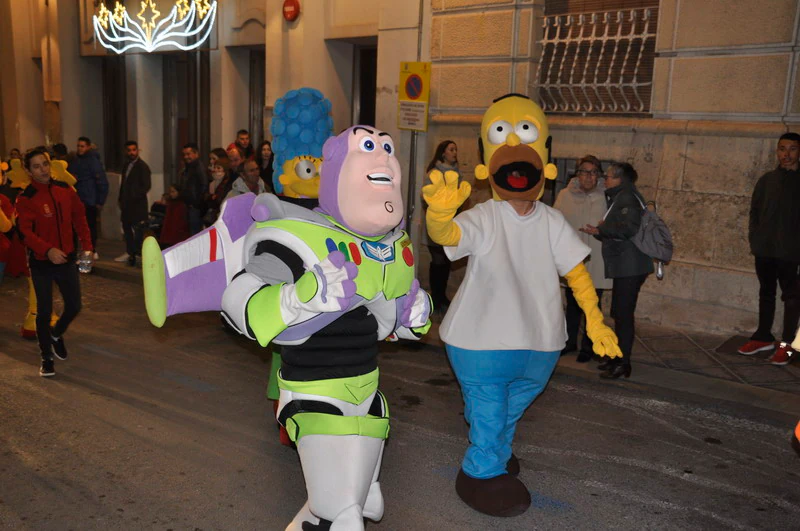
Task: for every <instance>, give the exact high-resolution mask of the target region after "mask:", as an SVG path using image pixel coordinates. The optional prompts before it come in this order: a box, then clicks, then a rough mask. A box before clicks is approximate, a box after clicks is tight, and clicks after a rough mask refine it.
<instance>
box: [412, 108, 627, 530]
mask: <svg viewBox="0 0 800 531" xmlns="http://www.w3.org/2000/svg"><path fill="white" fill-rule="evenodd" d="M549 151H550V137H549V136H548V127H547V119H546V118H545V116H544V113H543V112H542V110H541V109H540V108H539V106H538V105H536V104H535V103H534V102H533V101H531V100H530V99H529V98H527V97H525V96H522V95H519V94H509V95H507V96H503V97H502V98H498V99H497V100H495V102H494V104H493V105H492V106H491V107H489V109H488V110H487V111H486V114H484V116H483V121H482V124H481V153H482V157H483V162H484V164H485V165H484V164H481V165H479V166H478V167H477V168H476V169H475V176H476V177H477V178H479V179H486V178H488V179H489V183H490V184H491V187H492V195H493V199H491V200H489V201H486V202H484V203H482V204H479V205H477V206H475V207H474V208H472V209H470V210H467V211H465V212H462V213H461V214H459V215H458V216H457V217H455V219H453V218H454V216H455V214H456V211H457V210H458V207H459V206H461V204H462V203H463V202H464V201H465V200H466V199H467V197H469V194H470V190H471V189H470V186H469V184H468V183H461V185H460V186H459V185H458V176H457V175H456V174H455V173H454V172H447V173H445V174H444V175H442V174H441V173H440V172H432V173H431V181H432V184H430V185H428V186H425V187H423V189H422V193H423V197H424V199H425V201H426V202H427V203H428V205H429V206H428V211H427V214H426V222H427V227H428V234H429V235H430V237H431V239H432V240H433V241H435V242H436V243H439V244H441V245H443V246H445V252H446V253H447V255H448V257H449V258H450V259H451V260H458V259H459V258H464V257H469V262H468V265H467V272H466V275H465V277H464V281H463V282H462V284H461V287H460V288H459V290H458V293H457V294H456V296H455V298H454V299H453V302H452V304H451V305H450V309H449V311H448V312H447V315H446V316H445V318H444V320H443V321H442V326H441V328H440V332H439V333H440V335H441V338H442V340H443V341H444V342H445V344H446V348H447V354H448V357H449V358H450V363H451V365H452V366H453V370H454V372H455V374H456V377H457V378H458V381H459V383H460V385H461V391H462V395H463V398H464V404H465V409H464V416H465V418H466V420H467V422H468V423H469V425H470V431H469V442H470V445H469V448H468V449H467V452H466V455H465V456H464V460H463V463H462V468H461V471H460V472H459V474H458V477H457V479H456V492H457V493H458V495H459V496H460V497H461V499H462V500H464V502H466V503H467V504H468V505H469V506H470V507H472V508H473V509H475V510H477V511H480V512H483V513H486V514H489V515H493V516H515V515H518V514H521V513H523V512H525V510H527V508H528V507H529V506H530V503H531V498H530V494H529V492H528V489H527V488H526V487H525V485H524V484H523V483H522V481H520V480H519V479H517V478H516V477H515V476H516V475H517V473H518V472H519V462H518V461H517V459H516V458H515V457H514V456H513V455H512V452H511V446H512V442H513V439H514V431H515V429H516V425H517V422H518V421H519V419H520V418H521V417H522V415H523V413H524V412H525V409H526V408H527V407H528V406H529V405H530V404H531V403H532V402H533V400H534V399H535V398H536V397H537V396H538V395H539V394H540V393H541V392H542V390H544V388H545V386H546V385H547V382H548V380H549V379H550V376H551V374H552V372H553V369H554V368H555V365H556V362H557V360H558V357H559V353H560V351H561V349H562V348H563V347H564V345H565V343H566V339H567V337H566V330H565V320H564V313H563V308H562V306H561V293H560V287H559V277H565V278H566V280H567V283H568V284H569V287H570V288H572V290H573V293H574V294H575V298H576V299H577V301H578V303H579V305H580V306H581V308H582V309H583V311H584V312H585V313H586V317H587V319H586V321H587V327H588V333H589V337H590V338H591V339H592V341H593V342H594V349H595V352H597V353H598V354H601V355H608V356H612V357H616V356H620V355H621V353H620V351H619V348H618V346H617V338H616V336H615V335H614V332H613V331H612V330H611V329H609V328H608V327H607V326H605V325H604V324H603V315H602V313H601V312H600V310H599V309H598V308H597V295H596V293H595V289H594V286H593V285H592V279H591V277H590V276H589V273H588V272H587V271H586V268H585V266H584V265H583V259H584V258H585V257H586V256H587V255H588V254H589V247H588V246H587V245H586V244H584V243H583V242H582V241H581V240H580V238H579V237H578V235H577V233H576V232H575V231H574V229H572V227H570V226H569V224H568V223H567V222H566V220H565V219H564V216H563V215H562V214H561V213H560V212H558V211H557V210H555V209H553V208H550V207H548V206H547V205H545V204H543V203H540V202H539V201H538V199H539V198H540V197H541V196H542V193H543V191H544V182H545V179H555V178H556V173H557V171H556V168H555V166H554V165H552V164H548V161H549Z"/></svg>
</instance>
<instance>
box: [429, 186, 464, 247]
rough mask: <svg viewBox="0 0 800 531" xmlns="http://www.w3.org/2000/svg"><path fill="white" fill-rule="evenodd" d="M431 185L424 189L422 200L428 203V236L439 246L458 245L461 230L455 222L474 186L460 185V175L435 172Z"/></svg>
mask: <svg viewBox="0 0 800 531" xmlns="http://www.w3.org/2000/svg"><path fill="white" fill-rule="evenodd" d="M430 179H431V184H428V185H426V186H423V187H422V198H423V199H425V202H426V203H428V211H427V212H426V213H425V224H426V226H427V228H428V235H430V237H431V239H432V240H433V241H435V242H436V243H438V244H439V245H448V246H453V245H458V242H459V240H461V229H459V228H458V225H457V224H456V223H455V222H454V221H453V218H454V217H455V215H456V212H457V211H458V208H459V207H460V206H461V205H463V204H464V201H466V200H467V198H468V197H469V194H470V193H471V192H472V186H470V184H469V183H468V182H462V183H461V184H460V185H459V184H458V173H456V172H454V171H448V172H445V173H444V175H442V172H440V171H439V170H433V171H431V173H430Z"/></svg>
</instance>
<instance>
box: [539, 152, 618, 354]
mask: <svg viewBox="0 0 800 531" xmlns="http://www.w3.org/2000/svg"><path fill="white" fill-rule="evenodd" d="M576 168H577V170H576V171H575V177H573V178H572V179H570V181H569V182H568V183H567V186H566V188H564V189H563V190H561V192H559V194H558V197H557V198H556V202H555V204H554V205H553V206H554V207H555V208H556V209H557V210H560V211H561V213H562V214H564V217H565V218H566V219H567V222H568V223H569V224H570V226H571V227H572V228H574V229H575V230H580V229H581V227H583V226H585V225H588V224H594V223H596V222H597V220H598V219H602V218H603V214H605V212H606V199H605V195H604V192H605V189H606V186H605V179H604V178H603V167H602V164H601V163H600V160H599V159H598V158H597V157H595V156H594V155H585V156H583V157H582V158H580V159H578V162H577V164H576ZM579 236H580V237H581V240H583V243H585V244H586V245H588V246H589V247H590V248H591V250H592V252H591V254H590V255H589V256H587V257H586V259H585V260H584V264H585V265H586V269H587V270H588V271H589V275H590V276H591V277H592V281H594V286H595V288H596V290H597V298H598V301H599V302H598V307H600V303H601V302H602V300H603V290H606V289H611V287H612V285H613V281H612V280H611V279H608V278H606V277H605V265H604V263H603V253H602V246H603V244H602V243H601V242H600V240H598V239H596V238H593V237H592V236H590V235H589V234H586V233H584V232H580V233H579ZM565 293H566V300H567V308H566V311H565V317H566V320H567V336H568V337H567V345H566V346H565V347H564V349H563V350H562V351H561V355H562V356H563V355H564V354H567V353H569V352H574V351H576V350H578V349H579V348H580V352H579V353H578V357H577V361H578V362H580V363H586V362H587V361H589V360H591V359H592V356H593V355H594V353H593V351H592V340H591V339H589V336H588V335H587V334H586V329H585V327H584V331H583V337H582V338H581V340H580V342H579V341H578V339H579V337H578V332H579V329H580V325H581V321H582V319H583V311H582V310H581V308H580V306H578V301H576V300H575V297H574V296H573V295H572V290H571V289H569V288H568V289H566V290H565Z"/></svg>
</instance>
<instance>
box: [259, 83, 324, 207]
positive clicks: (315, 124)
mask: <svg viewBox="0 0 800 531" xmlns="http://www.w3.org/2000/svg"><path fill="white" fill-rule="evenodd" d="M330 112H331V101H330V100H329V99H328V98H326V97H325V96H323V95H322V93H321V92H320V91H318V90H317V89H313V88H301V89H297V90H290V91H289V92H287V93H286V94H284V95H283V97H281V98H278V101H276V102H275V108H274V109H273V116H272V124H271V125H270V128H269V130H270V133H272V151H273V152H274V153H275V160H274V162H273V163H272V169H273V170H274V171H273V173H272V186H273V187H274V189H275V193H278V194H280V193H283V185H282V184H281V183H280V180H279V179H280V176H281V175H282V174H283V163H284V162H286V161H287V160H291V159H293V158H295V157H297V156H300V155H310V156H312V157H317V158H321V157H322V144H324V143H325V141H326V140H327V139H328V138H329V137H331V136H333V118H332V117H331V115H330Z"/></svg>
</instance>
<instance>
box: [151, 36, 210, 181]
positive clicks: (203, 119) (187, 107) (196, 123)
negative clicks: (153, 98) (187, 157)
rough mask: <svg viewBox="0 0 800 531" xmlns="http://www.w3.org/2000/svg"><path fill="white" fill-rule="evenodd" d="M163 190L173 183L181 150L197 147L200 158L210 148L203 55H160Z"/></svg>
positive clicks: (206, 63)
mask: <svg viewBox="0 0 800 531" xmlns="http://www.w3.org/2000/svg"><path fill="white" fill-rule="evenodd" d="M163 68H164V90H163V97H164V186H165V188H168V187H169V186H170V185H171V184H173V183H175V182H177V180H178V172H179V171H180V168H181V166H182V162H181V149H182V148H183V146H184V145H186V144H188V143H189V142H194V143H196V144H197V145H198V147H199V150H200V154H201V156H204V155H207V154H208V153H209V152H210V150H211V148H210V145H211V132H210V116H209V113H210V88H209V85H210V78H211V76H210V74H209V54H208V52H207V51H195V52H185V53H178V54H169V55H164V64H163Z"/></svg>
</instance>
